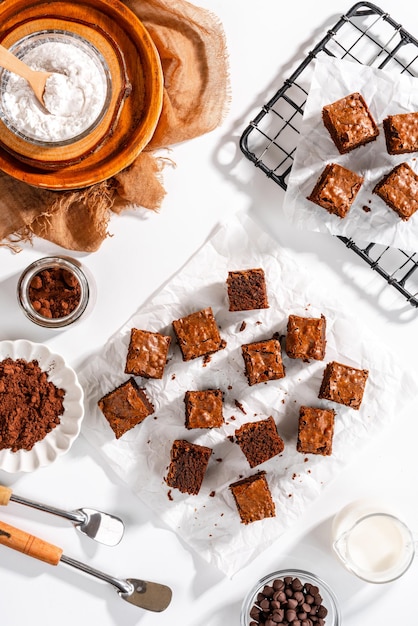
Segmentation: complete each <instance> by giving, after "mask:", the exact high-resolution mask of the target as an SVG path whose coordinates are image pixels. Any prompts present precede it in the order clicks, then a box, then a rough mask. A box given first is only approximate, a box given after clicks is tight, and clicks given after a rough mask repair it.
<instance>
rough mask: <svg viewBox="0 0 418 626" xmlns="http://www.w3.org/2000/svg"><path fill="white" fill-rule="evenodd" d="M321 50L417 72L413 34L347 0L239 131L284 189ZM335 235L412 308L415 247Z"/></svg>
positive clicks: (416, 286)
mask: <svg viewBox="0 0 418 626" xmlns="http://www.w3.org/2000/svg"><path fill="white" fill-rule="evenodd" d="M322 55H328V56H333V57H337V58H341V59H344V58H345V59H349V60H352V61H357V62H358V63H361V64H362V65H370V66H373V67H377V68H385V69H386V70H389V71H394V72H398V73H401V74H403V73H406V74H408V75H410V76H418V40H417V39H415V38H414V37H413V36H412V35H410V34H409V33H408V32H407V31H406V30H405V29H404V28H403V27H402V26H401V25H400V24H398V23H397V22H395V21H394V20H393V19H392V18H391V16H390V15H389V14H388V13H385V12H384V11H383V10H382V9H380V8H379V7H377V6H376V5H374V4H371V3H369V2H358V3H357V4H355V5H354V6H352V8H351V9H350V10H349V11H348V12H347V13H346V14H345V15H343V16H342V17H341V18H340V19H339V20H338V22H337V23H336V24H335V25H334V26H333V27H332V28H331V29H330V30H328V32H327V33H326V35H325V37H324V38H323V39H322V40H321V41H320V42H319V43H318V44H317V45H316V46H315V47H314V48H313V50H311V51H310V52H309V53H308V54H307V55H306V57H305V58H304V60H303V61H302V63H301V64H300V65H299V66H298V67H297V69H296V70H295V71H294V72H293V74H292V75H291V76H290V78H289V79H287V80H285V82H284V83H283V85H282V87H281V88H280V89H279V90H278V91H277V92H276V93H275V94H274V96H273V97H272V98H271V99H270V100H269V101H268V102H267V103H266V104H265V105H264V106H263V107H262V109H261V110H260V112H259V113H258V114H257V116H256V117H255V118H254V119H253V120H252V121H251V122H250V124H249V125H248V126H247V128H246V129H245V130H244V132H243V134H242V136H241V139H240V148H241V150H242V152H243V153H244V155H245V156H246V157H247V158H248V159H249V160H250V161H252V162H253V163H254V165H255V166H256V167H258V168H260V169H261V170H262V171H263V172H264V173H265V174H266V176H268V178H271V179H272V180H273V181H274V182H275V183H277V184H278V185H280V187H282V188H283V189H285V190H286V188H287V180H288V177H289V173H290V171H291V169H292V165H293V159H294V154H295V151H296V146H297V143H298V136H299V133H300V128H301V124H302V117H303V110H304V105H305V102H306V98H307V95H308V90H309V84H310V78H311V75H312V70H313V67H312V65H313V64H312V61H313V60H314V59H315V58H318V57H320V56H322ZM338 239H340V240H341V241H342V242H343V243H344V244H345V245H346V246H347V248H349V249H350V250H352V251H353V252H355V253H356V254H357V255H359V256H360V257H361V258H362V259H363V260H364V261H365V262H366V263H367V264H368V265H369V266H370V268H372V269H373V270H374V271H376V272H377V273H378V274H379V275H380V276H382V277H383V278H384V279H385V280H386V281H387V282H388V283H389V284H390V285H392V286H393V287H394V288H395V289H397V290H398V291H399V292H400V293H401V294H402V295H403V296H404V297H405V298H406V299H407V301H408V302H409V303H410V304H411V305H412V306H414V307H417V308H418V272H416V270H417V267H418V253H412V254H411V253H407V252H404V251H403V250H399V249H397V248H392V247H389V246H382V245H381V244H375V243H368V244H367V245H362V244H360V243H356V242H355V241H354V240H353V239H352V238H347V237H342V236H338Z"/></svg>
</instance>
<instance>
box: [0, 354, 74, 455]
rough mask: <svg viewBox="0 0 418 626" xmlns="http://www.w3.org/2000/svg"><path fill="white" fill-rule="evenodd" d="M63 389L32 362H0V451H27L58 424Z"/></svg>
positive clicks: (18, 360) (8, 360)
mask: <svg viewBox="0 0 418 626" xmlns="http://www.w3.org/2000/svg"><path fill="white" fill-rule="evenodd" d="M64 396H65V391H64V389H59V388H58V387H56V386H55V384H54V383H53V382H51V381H50V380H48V375H47V373H46V372H44V371H42V370H41V368H40V367H39V363H38V361H36V360H33V361H26V360H25V359H16V360H13V359H12V358H10V357H9V358H6V359H4V360H3V361H1V362H0V450H3V449H5V448H10V449H11V451H12V452H17V451H18V450H31V449H32V448H33V446H34V445H35V443H36V442H37V441H40V440H41V439H43V438H44V437H45V435H46V434H47V433H49V432H50V431H51V430H52V429H53V428H55V427H56V426H57V424H59V423H60V416H61V415H62V414H63V412H64Z"/></svg>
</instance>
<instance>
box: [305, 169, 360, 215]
mask: <svg viewBox="0 0 418 626" xmlns="http://www.w3.org/2000/svg"><path fill="white" fill-rule="evenodd" d="M363 181H364V178H363V176H360V174H357V173H356V172H352V171H351V170H349V169H347V168H346V167H343V166H342V165H339V164H338V163H328V165H326V166H325V169H324V170H323V171H322V174H321V175H320V177H319V178H318V180H317V182H316V184H315V187H314V188H313V189H312V192H311V194H310V195H309V196H308V197H307V199H308V200H310V201H311V202H313V203H314V204H317V205H318V206H320V207H322V208H323V209H325V210H326V211H328V213H331V214H332V215H337V216H338V217H340V218H341V219H343V218H344V217H346V215H347V213H348V212H349V210H350V208H351V206H352V204H353V202H354V200H355V198H356V196H357V194H358V192H359V190H360V187H361V186H362V184H363Z"/></svg>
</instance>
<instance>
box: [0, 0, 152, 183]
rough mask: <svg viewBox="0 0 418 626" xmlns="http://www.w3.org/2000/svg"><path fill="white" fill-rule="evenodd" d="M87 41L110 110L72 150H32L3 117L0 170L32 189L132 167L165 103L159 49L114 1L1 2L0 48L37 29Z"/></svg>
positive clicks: (106, 175)
mask: <svg viewBox="0 0 418 626" xmlns="http://www.w3.org/2000/svg"><path fill="white" fill-rule="evenodd" d="M45 30H47V31H49V30H50V31H66V32H69V33H74V34H76V35H78V36H79V37H81V38H83V39H85V40H86V41H88V42H89V43H90V44H91V45H92V46H94V47H95V48H96V50H98V52H99V53H100V54H101V55H102V57H103V58H104V59H105V61H106V64H107V66H108V68H109V72H110V77H111V97H110V99H109V106H108V109H107V111H106V113H105V115H104V116H103V117H102V119H101V121H100V123H99V124H98V125H97V126H96V127H95V128H94V130H93V131H92V133H90V134H89V135H88V136H86V137H83V138H81V139H79V140H77V141H74V142H73V143H70V144H69V145H65V146H60V145H57V146H54V145H45V146H42V145H37V144H36V143H31V142H27V141H25V140H24V139H22V137H19V136H18V135H16V134H14V133H13V132H12V131H11V130H10V129H9V128H8V127H7V126H6V124H4V123H3V121H2V120H1V119H0V170H3V171H4V172H6V173H7V174H9V175H11V176H13V177H14V178H17V179H19V180H21V181H24V182H26V183H28V184H30V185H34V186H36V187H42V188H45V189H55V190H62V189H80V188H83V187H87V186H89V185H92V184H94V183H97V182H100V181H102V180H106V179H108V178H110V177H111V176H113V175H115V174H117V173H118V172H120V171H121V170H122V169H124V168H126V167H127V166H129V165H130V164H131V163H132V162H133V161H134V160H135V158H136V157H137V156H138V155H139V153H140V152H141V151H142V150H143V149H144V148H145V147H146V145H147V144H148V142H149V141H150V139H151V137H152V135H153V133H154V131H155V128H156V126H157V123H158V120H159V117H160V113H161V107H162V98H163V75H162V69H161V62H160V58H159V55H158V52H157V50H156V47H155V45H154V43H153V41H152V39H151V37H150V35H149V33H148V31H147V30H146V29H145V27H144V26H143V24H142V22H141V21H140V20H139V19H138V18H137V17H136V15H135V14H134V13H133V12H132V11H130V10H129V9H127V7H126V6H125V5H124V4H122V2H120V1H119V0H72V1H71V2H60V1H54V0H52V1H49V2H48V1H46V0H5V1H4V2H3V3H1V4H0V43H1V44H2V45H4V46H5V47H6V48H9V47H10V46H12V45H14V44H16V42H18V41H20V40H22V39H23V38H25V37H27V36H29V35H32V34H33V33H37V32H41V31H45Z"/></svg>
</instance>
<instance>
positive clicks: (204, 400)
mask: <svg viewBox="0 0 418 626" xmlns="http://www.w3.org/2000/svg"><path fill="white" fill-rule="evenodd" d="M184 403H185V405H186V420H185V426H186V428H189V429H191V428H219V427H220V426H222V424H223V423H224V417H223V393H222V391H221V390H220V389H205V390H203V391H186V393H185V396H184Z"/></svg>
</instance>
